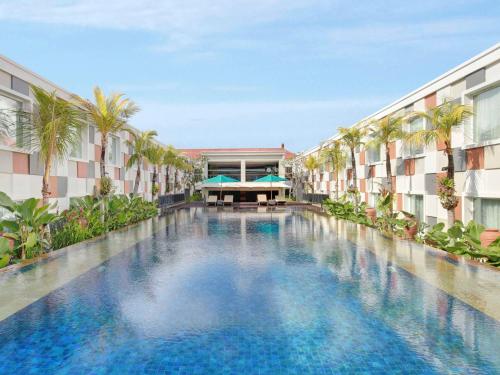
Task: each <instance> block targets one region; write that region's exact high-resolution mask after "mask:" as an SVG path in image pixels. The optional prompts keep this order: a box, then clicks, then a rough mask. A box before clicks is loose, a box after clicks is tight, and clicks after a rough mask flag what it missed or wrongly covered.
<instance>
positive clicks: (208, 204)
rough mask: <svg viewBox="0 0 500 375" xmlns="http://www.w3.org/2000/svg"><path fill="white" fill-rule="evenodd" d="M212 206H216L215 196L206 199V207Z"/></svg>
mask: <svg viewBox="0 0 500 375" xmlns="http://www.w3.org/2000/svg"><path fill="white" fill-rule="evenodd" d="M211 204H213V205H214V206H215V205H217V195H209V196H208V199H207V206H210V205H211Z"/></svg>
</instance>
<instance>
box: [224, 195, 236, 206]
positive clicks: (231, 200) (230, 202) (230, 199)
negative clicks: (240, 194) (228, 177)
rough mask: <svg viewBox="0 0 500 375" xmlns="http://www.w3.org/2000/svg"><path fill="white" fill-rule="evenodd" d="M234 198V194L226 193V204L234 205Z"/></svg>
mask: <svg viewBox="0 0 500 375" xmlns="http://www.w3.org/2000/svg"><path fill="white" fill-rule="evenodd" d="M233 199H234V197H233V196H232V195H224V206H225V205H226V204H229V205H231V206H232V205H233Z"/></svg>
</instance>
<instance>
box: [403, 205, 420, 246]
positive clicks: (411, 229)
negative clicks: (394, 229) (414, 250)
mask: <svg viewBox="0 0 500 375" xmlns="http://www.w3.org/2000/svg"><path fill="white" fill-rule="evenodd" d="M401 213H402V214H403V215H404V219H403V231H404V234H405V238H406V239H408V240H413V239H415V235H416V234H417V232H418V220H417V218H416V217H415V215H414V214H412V213H410V212H407V211H401Z"/></svg>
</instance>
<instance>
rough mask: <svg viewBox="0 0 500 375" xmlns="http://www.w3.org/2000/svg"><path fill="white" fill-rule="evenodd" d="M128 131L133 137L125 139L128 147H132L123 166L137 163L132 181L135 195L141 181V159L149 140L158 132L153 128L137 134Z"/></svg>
mask: <svg viewBox="0 0 500 375" xmlns="http://www.w3.org/2000/svg"><path fill="white" fill-rule="evenodd" d="M130 133H131V134H132V137H133V139H132V141H130V140H127V141H126V143H127V145H128V146H129V147H132V149H133V152H132V154H131V155H130V159H128V161H127V165H126V166H125V167H126V168H127V169H130V168H132V167H133V166H134V165H137V172H136V174H135V183H134V195H137V192H138V191H139V183H140V182H141V166H142V161H143V160H144V158H145V157H146V150H147V149H148V148H149V147H150V144H151V141H152V140H153V138H154V137H155V136H157V135H158V134H157V133H156V131H155V130H147V131H144V132H142V133H139V134H138V133H135V132H130Z"/></svg>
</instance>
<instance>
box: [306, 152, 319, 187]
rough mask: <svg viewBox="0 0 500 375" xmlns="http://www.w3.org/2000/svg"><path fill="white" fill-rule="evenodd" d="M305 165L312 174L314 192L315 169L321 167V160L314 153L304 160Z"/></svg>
mask: <svg viewBox="0 0 500 375" xmlns="http://www.w3.org/2000/svg"><path fill="white" fill-rule="evenodd" d="M304 167H305V168H306V169H307V170H308V171H309V173H311V175H312V193H313V194H314V171H315V170H316V169H317V168H318V167H319V161H318V159H317V158H315V157H314V156H313V155H309V156H308V157H307V159H306V160H305V162H304Z"/></svg>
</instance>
